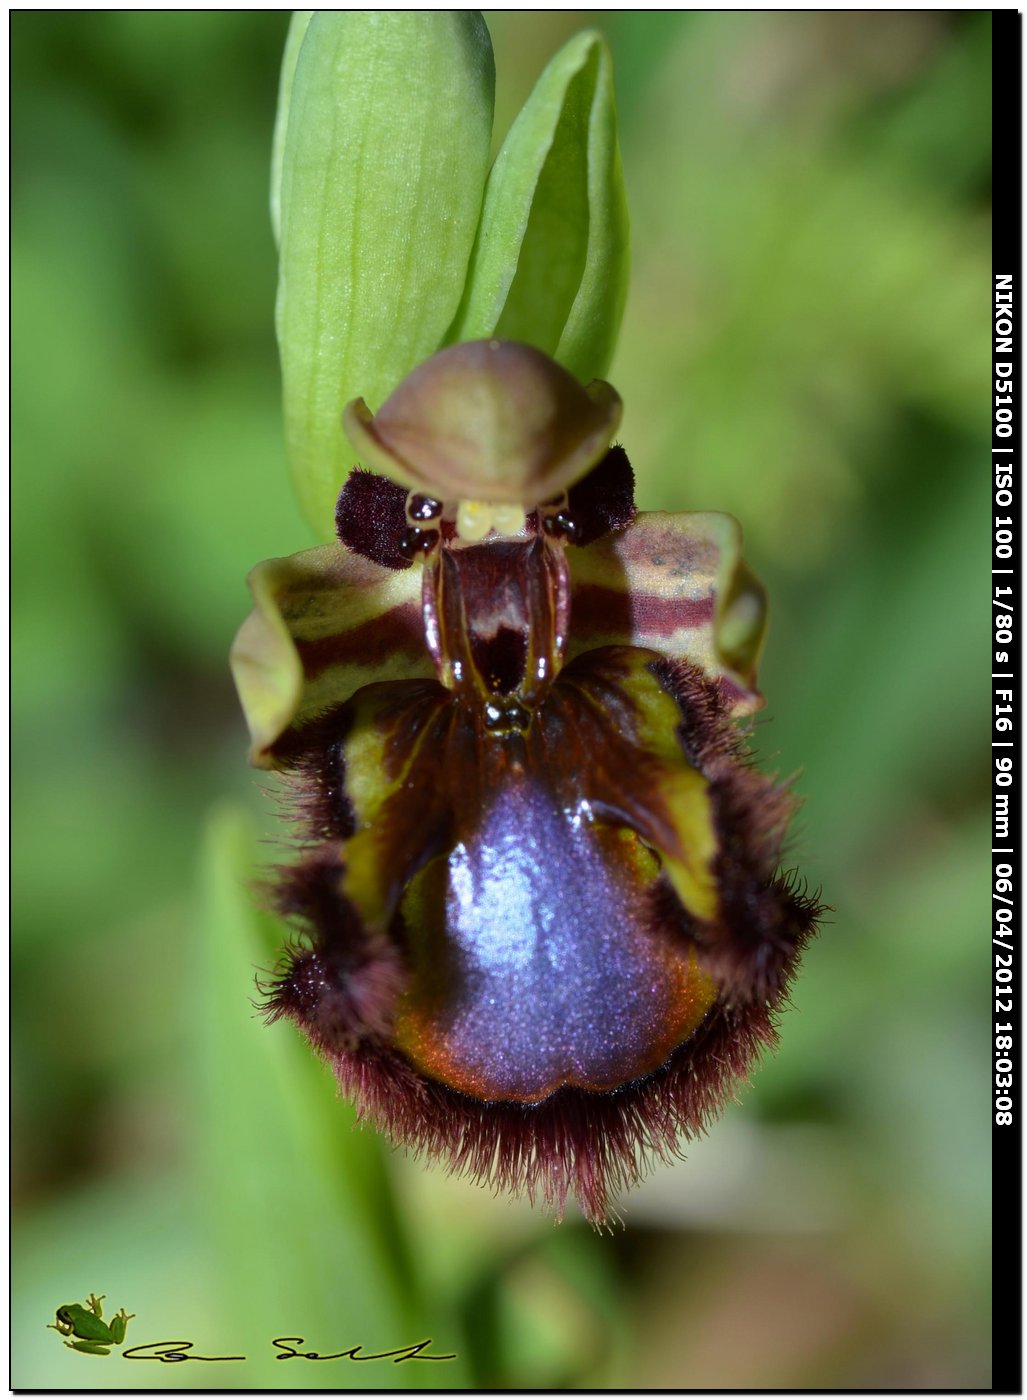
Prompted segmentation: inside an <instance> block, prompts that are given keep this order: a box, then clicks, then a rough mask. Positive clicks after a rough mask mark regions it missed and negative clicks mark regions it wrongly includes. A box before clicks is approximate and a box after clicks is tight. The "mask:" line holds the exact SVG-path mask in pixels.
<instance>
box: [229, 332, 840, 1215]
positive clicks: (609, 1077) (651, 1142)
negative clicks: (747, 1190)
mask: <svg viewBox="0 0 1027 1400" xmlns="http://www.w3.org/2000/svg"><path fill="white" fill-rule="evenodd" d="M619 418H620V400H619V398H618V396H617V395H616V393H615V392H614V391H613V389H611V388H610V386H609V385H607V384H602V383H598V382H597V383H593V384H591V385H589V386H587V387H582V386H581V385H580V384H578V383H577V381H576V380H575V379H574V378H573V377H572V376H571V375H570V374H569V373H568V372H567V371H566V370H564V369H562V368H560V367H559V366H558V365H557V364H556V363H555V362H553V361H552V360H550V359H549V358H548V357H547V356H546V355H543V354H542V353H541V352H540V351H538V350H534V349H531V348H530V347H528V346H526V345H521V344H518V343H515V342H511V341H503V340H485V341H473V342H468V343H464V344H460V345H455V346H451V347H449V348H448V349H445V350H442V351H440V352H438V353H437V354H435V355H433V356H432V357H431V358H430V359H429V360H427V361H426V362H425V363H423V364H422V365H420V366H419V367H418V368H417V369H415V370H414V371H413V372H412V373H411V374H410V375H409V376H408V377H407V378H406V379H405V380H404V381H403V382H402V383H401V384H400V385H399V387H398V388H397V389H396V390H395V391H394V392H393V393H392V395H391V396H390V397H389V398H388V399H387V400H386V401H385V403H384V404H383V405H382V407H381V408H380V410H379V411H378V412H377V413H376V414H373V415H372V414H371V413H370V412H369V411H368V410H367V408H366V406H365V405H364V404H363V402H362V401H361V400H356V401H355V402H353V403H351V404H350V405H349V406H348V407H347V409H346V414H345V423H346V428H347V432H348V433H349V435H350V438H351V441H352V442H353V444H354V446H355V447H356V448H357V450H358V452H359V454H360V456H361V458H362V459H363V461H364V462H366V463H367V464H368V465H369V466H373V467H374V468H376V469H377V471H379V472H382V473H384V475H383V476H379V475H375V474H372V473H371V472H370V471H367V470H363V469H357V470H355V471H354V472H353V473H352V474H351V476H350V477H349V479H348V481H347V483H346V485H345V486H344V488H343V490H342V493H341V495H340V498H339V502H338V510H337V517H336V520H337V527H338V535H339V543H338V544H336V545H327V546H322V547H319V548H317V549H313V550H309V551H307V552H305V553H302V554H299V555H295V556H293V557H292V558H289V559H278V560H271V561H270V562H268V563H266V564H263V565H261V566H260V567H259V568H257V569H256V570H255V571H254V573H253V575H252V576H251V587H252V591H253V595H254V599H255V601H256V609H255V611H254V612H253V613H252V614H251V616H250V617H249V619H248V620H247V621H246V622H245V623H244V625H243V627H242V629H241V630H240V633H239V636H238V638H237V640H236V644H235V648H234V651H233V670H234V674H235V678H236V682H237V685H238V687H239V691H240V695H241V697H242V702H243V706H244V708H245V711H246V714H247V718H248V720H249V725H250V730H251V734H252V739H253V747H252V751H251V757H252V761H253V762H254V763H255V764H257V765H258V766H260V767H264V768H272V769H276V770H279V771H281V772H282V773H284V774H286V775H288V777H289V779H290V781H291V783H292V785H293V786H294V789H295V794H296V797H297V815H298V819H299V821H300V823H301V825H302V830H303V836H304V840H305V844H304V847H303V851H302V855H301V858H300V860H299V862H298V863H297V864H295V865H294V866H292V867H289V868H286V869H284V870H282V871H281V872H280V877H279V880H278V883H277V889H276V901H277V905H278V907H279V909H280V910H281V912H282V913H283V914H284V915H286V916H287V917H288V918H290V919H291V920H293V921H294V922H295V924H296V925H297V927H298V929H299V931H300V938H299V940H298V941H297V944H296V946H295V947H294V948H293V949H292V950H291V951H290V952H289V953H288V955H287V957H286V960H285V963H284V965H283V966H282V967H281V969H280V970H279V973H278V975H277V977H276V979H275V981H274V984H273V986H272V987H271V988H270V991H269V999H268V1009H269V1014H270V1016H271V1017H272V1018H278V1017H282V1016H286V1017H289V1018H290V1019H292V1020H293V1021H294V1022H295V1023H296V1024H297V1025H298V1026H299V1027H300V1028H301V1029H302V1030H303V1031H304V1033H305V1034H306V1036H307V1037H308V1039H309V1040H310V1042H311V1044H312V1045H313V1046H314V1047H315V1049H316V1050H317V1051H318V1052H319V1053H320V1054H321V1055H323V1056H324V1058H325V1059H326V1060H327V1061H328V1063H329V1064H330V1065H331V1066H332V1068H333V1070H334V1071H335V1073H336V1075H337V1077H338V1080H339V1083H340V1085H341V1087H342V1089H343V1090H344V1092H346V1093H347V1094H348V1095H350V1096H352V1097H353V1098H354V1100H355V1101H356V1103H357V1105H358V1106H359V1109H360V1111H361V1113H362V1115H364V1116H365V1117H366V1118H367V1119H369V1120H370V1121H371V1122H373V1123H375V1124H376V1125H378V1126H379V1127H381V1128H382V1129H384V1130H385V1131H386V1132H388V1133H389V1134H391V1136H392V1137H393V1138H394V1139H395V1140H397V1141H398V1142H401V1143H404V1144H407V1145H411V1146H413V1147H414V1148H417V1149H421V1150H424V1151H426V1152H429V1153H431V1154H433V1155H435V1156H438V1157H440V1158H442V1159H443V1160H444V1161H445V1162H447V1163H448V1164H449V1165H450V1166H451V1167H452V1168H454V1169H456V1170H463V1171H467V1172H469V1173H470V1174H472V1175H473V1176H474V1177H476V1178H479V1179H482V1180H490V1181H492V1182H494V1183H496V1184H497V1185H498V1186H501V1187H505V1188H509V1189H511V1190H521V1191H525V1192H527V1194H528V1195H529V1196H530V1197H531V1198H532V1199H535V1198H536V1197H541V1198H542V1199H543V1200H544V1201H545V1202H546V1203H547V1204H549V1205H550V1206H552V1207H554V1208H555V1209H556V1210H557V1211H558V1212H559V1211H562V1210H563V1207H564V1204H565V1201H566V1198H567V1196H568V1194H573V1195H574V1196H576V1198H577V1199H578V1201H579V1203H580V1205H581V1208H582V1210H583V1211H584V1213H585V1214H586V1216H587V1217H588V1218H590V1219H591V1220H593V1221H595V1222H599V1221H602V1220H603V1219H604V1218H605V1217H606V1215H607V1213H608V1211H609V1209H610V1201H611V1197H612V1196H613V1195H614V1194H615V1193H616V1192H617V1191H618V1190H620V1189H623V1188H625V1187H628V1186H630V1185H631V1184H633V1183H634V1182H636V1181H637V1180H638V1178H639V1176H640V1174H641V1172H642V1170H643V1168H644V1166H645V1164H646V1162H647V1161H648V1160H649V1159H651V1158H652V1157H653V1156H659V1157H664V1158H666V1157H669V1156H671V1155H673V1154H674V1153H675V1151H676V1150H677V1147H678V1144H679V1142H680V1140H681V1139H682V1138H687V1137H688V1136H690V1135H694V1134H695V1133H697V1132H699V1131H701V1130H702V1128H703V1127H704V1125H705V1124H706V1123H707V1122H708V1121H709V1119H710V1117H711V1115H712V1114H713V1113H714V1112H715V1111H716V1110H717V1109H718V1108H719V1106H720V1104H721V1103H722V1101H723V1099H724V1097H725V1095H726V1094H727V1093H728V1091H729V1090H730V1087H731V1085H732V1083H733V1082H734V1081H735V1079H736V1078H737V1077H738V1076H741V1075H744V1074H745V1073H746V1071H747V1070H748V1068H749V1067H750V1066H751V1065H752V1063H753V1062H754V1060H755V1058H756V1057H757V1055H758V1054H759V1052H760V1050H761V1049H762V1048H763V1047H765V1046H768V1045H771V1044H773V1042H774V1040H775V1030H774V1011H775V1008H776V1007H777V1006H778V1005H779V1004H780V1002H781V1000H782V998H783V996H784V993H785V990H786V987H787V985H788V983H789V981H790V979H791V977H792V974H793V973H794V971H795V966H796V962H797V959H798V955H799V952H800V950H801V948H802V946H803V944H804V943H805V942H806V941H807V939H808V938H809V937H810V935H811V934H812V933H813V931H814V928H815V920H816V917H817V914H818V912H819V908H818V905H817V902H816V901H815V900H814V899H812V898H810V897H808V896H807V895H806V894H805V893H803V892H802V891H800V890H799V889H798V888H796V885H795V882H794V881H793V880H792V879H789V878H787V877H782V876H781V875H780V873H779V868H778V867H779V861H780V852H781V845H782V841H783V838H784V833H785V826H786V823H787V819H788V817H789V815H790V811H791V808H792V805H793V801H792V799H791V797H790V796H789V795H788V794H787V793H786V792H785V791H784V790H783V789H782V788H780V787H778V786H776V785H775V784H774V783H773V782H772V781H771V780H770V779H768V778H766V777H764V776H762V775H760V774H759V773H757V772H755V771H754V769H753V768H752V767H751V766H750V764H749V762H748V758H747V754H746V751H745V749H744V747H743V742H742V739H741V738H740V737H739V734H738V732H737V731H736V729H735V727H734V725H733V723H732V721H733V720H734V719H735V718H737V717H739V716H745V715H748V714H751V713H752V712H753V711H754V710H756V709H757V708H758V707H759V705H760V704H761V703H762V701H761V699H760V697H759V694H758V692H757V691H756V689H755V670H756V664H757V661H758V658H759V652H760V648H761V644H762V637H763V628H764V617H765V600H764V594H763V590H762V588H761V586H760V585H759V583H758V582H757V581H756V579H755V578H754V577H753V575H752V574H751V573H750V572H749V571H748V570H747V568H746V567H745V565H744V564H743V563H742V560H741V557H740V531H739V528H738V526H737V524H736V522H735V521H733V520H732V519H731V518H730V517H727V516H722V515H714V514H685V515H666V514H648V515H647V514H640V515H639V514H636V512H635V507H634V502H633V478H632V472H631V468H630V466H629V464H628V459H627V457H626V455H625V453H624V451H623V449H622V448H620V447H619V446H611V440H612V438H613V435H614V432H615V431H616V428H617V426H618V422H619Z"/></svg>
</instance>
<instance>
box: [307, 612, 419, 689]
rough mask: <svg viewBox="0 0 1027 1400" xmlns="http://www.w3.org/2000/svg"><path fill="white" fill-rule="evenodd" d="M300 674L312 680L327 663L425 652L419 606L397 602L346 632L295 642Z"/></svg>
mask: <svg viewBox="0 0 1027 1400" xmlns="http://www.w3.org/2000/svg"><path fill="white" fill-rule="evenodd" d="M296 650H297V651H298V652H299V656H300V661H301V662H302V664H303V674H304V675H305V676H306V677H307V678H308V679H309V680H313V679H314V677H315V676H319V675H320V674H321V672H322V671H326V670H327V669H328V667H329V666H337V665H343V664H346V665H349V664H352V665H354V666H358V665H360V664H362V663H363V664H367V663H369V662H372V661H381V660H382V658H383V656H386V655H388V654H390V653H394V652H403V653H405V654H406V655H408V656H416V657H423V656H424V655H425V646H424V629H423V623H422V618H421V609H420V608H419V607H418V606H417V604H416V603H400V604H399V606H398V607H395V608H390V609H389V610H388V612H384V613H380V614H379V615H378V616H377V617H371V618H368V620H367V621H366V622H362V623H361V624H360V626H359V627H354V628H353V629H352V630H351V631H349V632H333V633H332V634H331V635H330V636H328V637H317V638H315V639H312V640H308V641H304V640H302V639H300V640H297V641H296Z"/></svg>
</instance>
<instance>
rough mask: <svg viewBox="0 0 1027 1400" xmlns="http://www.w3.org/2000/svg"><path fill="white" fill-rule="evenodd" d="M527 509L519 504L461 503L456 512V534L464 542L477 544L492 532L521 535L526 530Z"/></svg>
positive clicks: (495, 502) (503, 502) (506, 502)
mask: <svg viewBox="0 0 1027 1400" xmlns="http://www.w3.org/2000/svg"><path fill="white" fill-rule="evenodd" d="M525 514H526V509H525V507H524V506H522V505H518V504H517V502H512V503H511V502H508V501H461V502H460V504H459V505H458V506H457V512H456V532H457V534H458V535H459V536H460V538H461V539H462V540H468V541H469V542H471V543H474V544H477V543H478V541H479V540H483V539H484V538H485V536H486V535H488V534H489V533H490V531H492V530H494V531H495V532H496V534H497V535H519V534H520V533H521V531H522V530H523V529H524V517H525Z"/></svg>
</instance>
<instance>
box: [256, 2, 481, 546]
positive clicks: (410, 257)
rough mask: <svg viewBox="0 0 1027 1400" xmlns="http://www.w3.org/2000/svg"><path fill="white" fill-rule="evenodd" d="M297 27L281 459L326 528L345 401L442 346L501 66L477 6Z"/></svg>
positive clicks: (357, 15) (329, 18)
mask: <svg viewBox="0 0 1027 1400" xmlns="http://www.w3.org/2000/svg"><path fill="white" fill-rule="evenodd" d="M300 27H301V21H298V22H297V23H296V26H295V28H294V30H293V34H292V36H291V37H292V39H293V47H294V48H295V47H296V46H297V45H298V54H297V55H296V58H295V62H294V65H293V64H292V60H291V56H290V55H287V57H286V63H285V65H284V66H283V93H282V102H283V108H287V115H286V116H285V117H284V118H283V120H282V124H283V125H284V132H282V133H280V135H279V147H280V151H281V156H280V176H275V175H273V177H272V178H273V189H272V203H273V204H274V200H275V193H274V191H275V189H278V191H279V194H278V204H279V221H280V240H281V249H280V262H279V285H278V303H277V309H276V324H277V330H278V343H279V349H280V352H281V358H282V378H283V385H284V400H285V423H286V445H287V450H288V457H289V466H290V470H291V472H292V475H293V479H294V481H295V484H296V489H297V493H298V495H299V499H300V504H301V506H302V508H303V511H304V513H305V515H306V516H307V518H308V520H309V521H310V523H311V525H312V526H313V527H314V529H315V530H316V531H317V532H318V534H319V535H321V536H322V537H323V538H327V537H329V535H330V533H331V528H332V511H333V508H334V505H335V499H336V497H337V495H338V493H339V490H340V488H341V486H342V483H343V481H344V480H345V478H346V475H347V474H348V472H349V470H350V468H351V467H352V465H353V458H352V455H351V453H350V450H349V447H348V446H347V444H346V441H345V438H344V436H343V434H342V430H341V428H340V418H341V415H342V409H343V405H344V404H345V403H347V402H348V401H349V400H350V399H352V398H355V397H356V396H357V395H362V396H363V397H364V398H365V399H366V400H367V401H368V403H369V404H370V405H371V406H372V407H373V408H377V407H378V406H379V405H380V404H381V403H382V401H383V400H384V399H385V398H386V397H387V396H388V394H389V393H390V392H391V391H392V390H393V389H394V388H395V386H396V385H397V384H398V383H399V382H400V380H401V379H402V378H403V377H404V376H405V375H406V374H407V373H409V371H410V370H411V369H413V367H414V366H415V365H417V364H419V363H420V361H422V360H423V359H425V358H426V357H427V356H428V355H430V354H431V353H432V352H433V351H434V350H436V349H438V347H439V345H440V344H441V343H442V340H443V337H444V336H445V333H446V330H447V327H448V326H449V325H450V324H451V323H452V320H453V317H454V315H455V313H456V310H457V307H458V306H459V303H460V298H461V295H462V293H463V287H464V281H465V277H466V272H467V263H468V258H469V257H470V253H471V248H472V246H473V242H474V235H475V230H476V228H477V224H478V218H479V214H480V210H481V196H482V188H483V186H484V181H485V174H486V170H487V166H488V153H489V143H490V140H491V132H492V108H493V97H494V86H495V68H494V64H493V58H492V46H491V41H490V39H489V35H488V30H487V29H486V27H485V23H484V21H483V20H482V18H481V16H480V15H479V14H477V13H476V12H473V11H398V10H388V11H386V10H360V11H356V10H349V11H318V12H317V13H315V14H314V15H313V17H312V18H311V19H310V21H309V23H308V24H307V25H306V28H305V30H304V31H303V33H302V36H300ZM290 73H291V75H292V81H291V85H290V84H289V75H290Z"/></svg>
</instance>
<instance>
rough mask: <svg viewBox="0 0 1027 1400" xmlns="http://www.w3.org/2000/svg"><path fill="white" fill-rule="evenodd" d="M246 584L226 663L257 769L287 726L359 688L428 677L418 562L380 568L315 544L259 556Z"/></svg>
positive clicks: (272, 763) (271, 756) (269, 760)
mask: <svg viewBox="0 0 1027 1400" xmlns="http://www.w3.org/2000/svg"><path fill="white" fill-rule="evenodd" d="M249 585H250V592H251V593H252V594H253V601H254V603H255V605H256V606H255V607H254V610H253V612H251V613H250V615H249V617H248V618H247V619H246V621H245V622H244V623H243V625H242V627H240V629H239V632H238V634H237V636H236V639H235V643H234V645H233V647H232V654H231V666H232V675H233V677H234V679H235V684H236V688H237V690H238V692H239V698H240V700H241V702H242V707H243V711H244V713H245V715H246V722H247V724H248V726H249V730H250V738H251V740H252V744H251V748H250V762H251V763H253V764H255V765H256V766H257V767H258V768H274V767H277V766H278V758H277V756H276V754H275V751H274V750H275V746H276V744H278V743H279V742H280V741H281V740H282V739H283V738H284V737H285V736H286V735H287V734H288V732H289V731H290V730H293V729H297V728H299V727H301V726H302V725H304V724H306V723H307V722H308V721H310V720H312V719H315V718H317V716H318V715H320V714H323V713H324V712H325V711H327V710H330V709H332V708H334V707H335V706H337V705H341V704H343V703H344V702H345V701H346V700H348V699H349V697H350V696H351V695H352V694H353V693H354V692H355V691H357V690H359V689H360V687H361V686H364V685H369V684H371V683H372V682H374V681H383V680H398V679H407V678H418V677H428V676H433V675H434V667H433V665H432V662H431V658H430V657H429V654H428V651H427V648H426V647H425V643H424V631H423V625H422V621H421V570H420V569H419V568H411V569H401V570H393V569H384V568H382V567H381V566H380V565H378V564H374V563H372V562H371V561H370V560H368V559H363V558H362V557H361V556H360V555H358V554H351V553H350V552H349V551H348V550H344V549H343V548H342V546H341V545H337V544H336V545H323V546H319V547H318V548H317V549H307V550H304V551H303V552H302V553H300V554H293V555H290V556H289V557H288V558H284V559H268V560H267V561H265V563H263V564H258V565H257V567H256V568H255V569H254V570H253V571H252V573H251V574H250V576H249Z"/></svg>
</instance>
